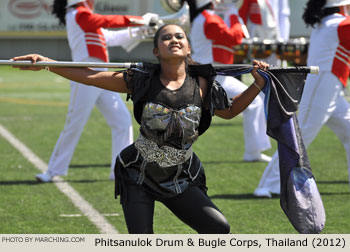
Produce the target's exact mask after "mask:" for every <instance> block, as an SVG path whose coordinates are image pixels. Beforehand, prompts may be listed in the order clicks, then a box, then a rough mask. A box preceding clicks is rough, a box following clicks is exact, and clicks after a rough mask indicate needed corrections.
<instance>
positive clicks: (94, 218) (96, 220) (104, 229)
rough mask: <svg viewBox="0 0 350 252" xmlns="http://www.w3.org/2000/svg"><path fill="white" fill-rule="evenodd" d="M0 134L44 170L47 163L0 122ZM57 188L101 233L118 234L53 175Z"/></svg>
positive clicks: (80, 197)
mask: <svg viewBox="0 0 350 252" xmlns="http://www.w3.org/2000/svg"><path fill="white" fill-rule="evenodd" d="M0 136H2V137H3V138H5V139H6V140H7V141H8V142H9V143H10V144H11V145H12V146H13V147H15V148H16V149H17V150H18V151H19V152H20V153H21V154H22V155H23V156H24V157H25V158H26V159H27V160H28V161H29V162H30V163H32V164H33V165H34V166H35V167H36V168H37V169H39V170H40V171H42V172H44V171H46V170H47V164H46V163H45V162H43V161H42V160H41V159H40V158H39V157H38V156H36V155H35V154H34V153H33V152H32V151H31V150H30V149H29V148H28V147H27V146H25V145H24V144H23V143H22V142H21V141H20V140H18V139H17V138H16V137H15V136H14V135H12V134H11V132H9V131H8V130H7V129H6V128H5V127H4V126H2V125H1V124H0ZM53 184H54V185H55V186H57V188H58V189H59V190H60V191H61V192H62V193H64V194H65V195H66V196H67V197H68V198H69V199H70V200H71V201H72V202H73V204H74V205H75V206H76V207H77V208H78V209H79V210H80V211H81V212H82V213H83V214H84V215H85V216H87V218H88V219H89V220H90V221H91V222H92V223H93V224H94V225H95V226H96V227H97V228H98V229H99V230H100V232H101V233H102V234H118V233H119V232H118V231H117V230H116V229H115V228H114V227H113V226H112V225H111V224H110V223H109V222H108V221H107V220H106V218H105V217H104V216H103V215H102V214H100V213H99V212H98V211H97V210H96V209H94V208H93V207H92V206H91V205H90V204H89V202H87V201H86V200H85V199H84V198H83V197H82V196H81V195H80V194H79V193H78V192H77V191H76V190H74V188H73V187H71V186H70V185H69V184H68V183H67V182H66V181H64V180H63V179H62V178H61V177H55V178H54V183H53Z"/></svg>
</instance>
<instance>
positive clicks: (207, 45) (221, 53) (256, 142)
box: [189, 0, 271, 162]
mask: <svg viewBox="0 0 350 252" xmlns="http://www.w3.org/2000/svg"><path fill="white" fill-rule="evenodd" d="M214 5H215V1H212V0H196V1H192V2H191V1H189V6H190V14H191V18H190V19H191V20H192V25H191V32H190V39H191V44H192V48H193V49H192V50H193V56H192V57H193V59H194V60H195V61H197V62H199V63H202V64H206V63H215V62H216V63H221V64H233V61H234V54H233V48H232V47H233V46H234V45H237V44H240V43H241V42H242V39H243V37H244V32H243V30H242V25H241V23H240V22H239V21H238V18H236V19H235V20H234V22H233V23H232V25H231V26H230V27H228V26H227V25H226V24H225V22H224V20H223V19H222V18H221V17H219V16H218V15H216V14H215V11H214ZM216 80H217V81H218V82H219V83H220V84H221V85H222V87H223V88H224V89H225V91H226V92H227V94H228V96H229V97H230V98H233V97H235V96H236V95H238V94H240V93H242V92H243V91H244V90H245V89H247V86H246V85H245V84H244V83H242V82H240V81H239V80H238V79H236V78H234V77H230V76H227V77H225V76H217V79H216ZM243 127H244V141H245V152H244V156H243V159H244V160H245V161H263V162H269V161H270V160H271V158H270V157H269V156H267V155H265V154H263V153H262V151H265V150H267V149H269V148H271V144H270V139H269V137H268V136H267V135H266V119H265V114H264V102H263V99H262V97H261V96H257V97H256V98H255V99H254V101H253V102H252V103H251V104H250V105H249V106H248V107H247V108H246V109H245V110H244V112H243Z"/></svg>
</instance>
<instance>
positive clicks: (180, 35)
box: [153, 25, 191, 59]
mask: <svg viewBox="0 0 350 252" xmlns="http://www.w3.org/2000/svg"><path fill="white" fill-rule="evenodd" d="M157 44H158V46H157V47H156V48H154V49H153V53H154V55H155V56H156V57H158V58H159V59H165V58H176V57H181V58H186V57H187V55H189V54H190V53H191V48H190V45H189V42H188V40H187V37H186V34H185V32H184V30H183V29H182V28H181V27H179V26H177V25H167V26H165V27H164V28H163V29H162V30H161V31H160V33H159V37H158V40H157Z"/></svg>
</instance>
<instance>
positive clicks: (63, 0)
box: [51, 0, 67, 25]
mask: <svg viewBox="0 0 350 252" xmlns="http://www.w3.org/2000/svg"><path fill="white" fill-rule="evenodd" d="M66 6H67V0H54V2H53V5H52V12H51V13H52V14H53V15H55V16H56V17H57V18H58V20H59V21H60V24H63V25H66Z"/></svg>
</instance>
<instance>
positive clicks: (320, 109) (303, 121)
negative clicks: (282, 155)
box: [258, 72, 350, 193]
mask: <svg viewBox="0 0 350 252" xmlns="http://www.w3.org/2000/svg"><path fill="white" fill-rule="evenodd" d="M298 121H299V126H300V130H301V135H302V137H303V141H304V144H305V146H306V147H308V146H309V145H310V144H311V142H312V141H313V140H314V139H315V137H316V136H317V134H318V133H319V131H320V130H321V128H322V126H323V125H326V126H328V127H329V128H330V129H331V130H332V131H333V132H334V133H335V134H336V135H337V136H338V138H339V140H340V141H341V142H342V143H343V146H344V148H345V152H346V158H347V167H348V172H349V181H350V104H349V102H347V101H346V99H345V98H344V96H343V85H342V84H341V83H340V82H339V80H338V79H337V78H336V77H335V76H334V75H333V74H332V73H331V72H320V73H319V74H318V75H308V77H307V82H306V84H305V87H304V92H303V95H302V99H301V102H300V106H299V114H298ZM335 158H336V157H335ZM344 166H345V165H344ZM316 168H317V167H316ZM258 188H264V189H267V190H269V191H270V192H272V193H280V175H279V159H278V153H277V152H276V153H275V154H274V155H273V157H272V160H271V161H270V163H269V164H268V165H267V167H266V168H265V171H264V173H263V175H262V177H261V180H260V183H259V186H258Z"/></svg>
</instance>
